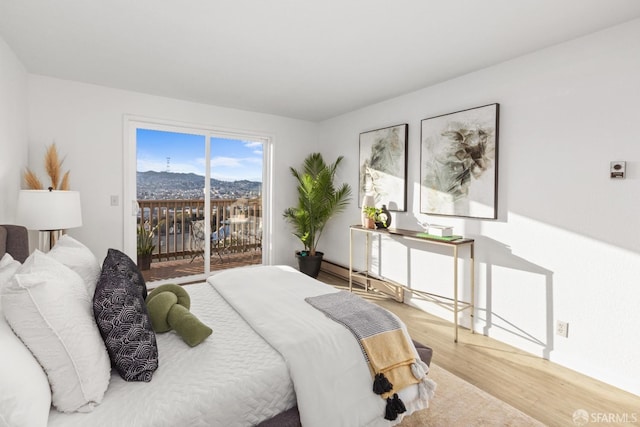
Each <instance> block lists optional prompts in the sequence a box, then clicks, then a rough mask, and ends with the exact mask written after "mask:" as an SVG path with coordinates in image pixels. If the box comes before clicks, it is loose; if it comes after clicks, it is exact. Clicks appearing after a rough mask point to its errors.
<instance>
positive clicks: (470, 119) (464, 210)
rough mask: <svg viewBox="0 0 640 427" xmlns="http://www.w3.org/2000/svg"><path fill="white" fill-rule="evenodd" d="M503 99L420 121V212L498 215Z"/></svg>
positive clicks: (494, 216)
mask: <svg viewBox="0 0 640 427" xmlns="http://www.w3.org/2000/svg"><path fill="white" fill-rule="evenodd" d="M498 116H499V104H490V105H485V106H482V107H477V108H471V109H468V110H464V111H459V112H456V113H450V114H444V115H441V116H437V117H432V118H428V119H424V120H422V129H421V150H420V212H421V213H426V214H435V215H453V216H463V217H471V218H485V219H496V218H497V205H498V202H497V188H498Z"/></svg>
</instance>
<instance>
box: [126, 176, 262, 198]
mask: <svg viewBox="0 0 640 427" xmlns="http://www.w3.org/2000/svg"><path fill="white" fill-rule="evenodd" d="M136 175H137V198H138V200H179V199H180V200H199V199H202V198H203V196H204V195H203V189H204V179H205V178H204V176H201V175H196V174H195V173H174V172H156V171H147V172H138V173H137V174H136ZM261 194H262V183H261V182H258V181H249V180H238V181H221V180H218V179H214V178H212V179H211V198H212V199H225V200H226V199H238V198H246V199H254V198H256V197H259V196H260V195H261Z"/></svg>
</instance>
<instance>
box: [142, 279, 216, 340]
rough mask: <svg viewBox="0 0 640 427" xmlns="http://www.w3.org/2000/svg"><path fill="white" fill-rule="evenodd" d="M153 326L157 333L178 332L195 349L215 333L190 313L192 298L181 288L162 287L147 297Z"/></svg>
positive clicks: (169, 285)
mask: <svg viewBox="0 0 640 427" xmlns="http://www.w3.org/2000/svg"><path fill="white" fill-rule="evenodd" d="M146 303H147V310H148V311H149V317H150V318H151V326H153V330H154V331H155V332H157V333H162V332H169V331H171V330H174V331H176V333H177V334H178V335H180V338H182V339H183V340H184V342H186V343H187V344H188V345H189V346H190V347H195V346H197V345H198V344H200V343H201V342H202V341H204V340H205V339H206V338H207V337H208V336H209V335H211V333H212V332H213V331H212V330H211V328H210V327H208V326H207V325H205V324H204V323H202V322H201V321H200V320H198V318H197V317H196V316H194V315H193V313H191V312H190V311H189V309H190V308H191V297H189V294H188V293H187V291H185V290H184V289H183V288H182V287H181V286H178V285H174V284H167V285H160V286H158V287H157V288H155V289H154V290H152V291H151V292H149V295H147V299H146Z"/></svg>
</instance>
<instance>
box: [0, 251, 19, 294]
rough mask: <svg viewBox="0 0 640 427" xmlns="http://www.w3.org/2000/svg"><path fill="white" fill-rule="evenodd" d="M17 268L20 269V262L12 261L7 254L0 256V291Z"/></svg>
mask: <svg viewBox="0 0 640 427" xmlns="http://www.w3.org/2000/svg"><path fill="white" fill-rule="evenodd" d="M18 268H20V262H19V261H16V260H15V259H13V257H12V256H11V255H10V254H8V253H7V254H4V255H3V256H2V259H0V289H2V287H3V286H5V285H6V284H7V283H8V282H9V279H11V278H12V277H13V275H14V274H16V270H17V269H18Z"/></svg>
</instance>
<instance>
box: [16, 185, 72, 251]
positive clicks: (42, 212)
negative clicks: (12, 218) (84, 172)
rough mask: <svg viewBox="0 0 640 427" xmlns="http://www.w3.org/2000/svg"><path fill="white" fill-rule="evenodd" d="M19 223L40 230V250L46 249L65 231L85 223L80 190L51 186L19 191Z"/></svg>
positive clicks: (30, 228)
mask: <svg viewBox="0 0 640 427" xmlns="http://www.w3.org/2000/svg"><path fill="white" fill-rule="evenodd" d="M18 222H19V223H21V224H22V225H24V226H25V227H27V229H29V230H39V231H40V238H39V249H40V250H42V251H43V252H46V251H47V250H49V249H51V248H52V247H53V245H54V244H55V242H56V240H57V239H58V237H60V235H61V234H62V231H63V230H66V229H69V228H75V227H80V226H81V225H82V211H81V208H80V193H79V192H77V191H61V190H53V189H51V188H49V189H48V190H20V194H19V195H18ZM47 240H48V242H47ZM47 243H48V245H47ZM47 246H48V247H47Z"/></svg>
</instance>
